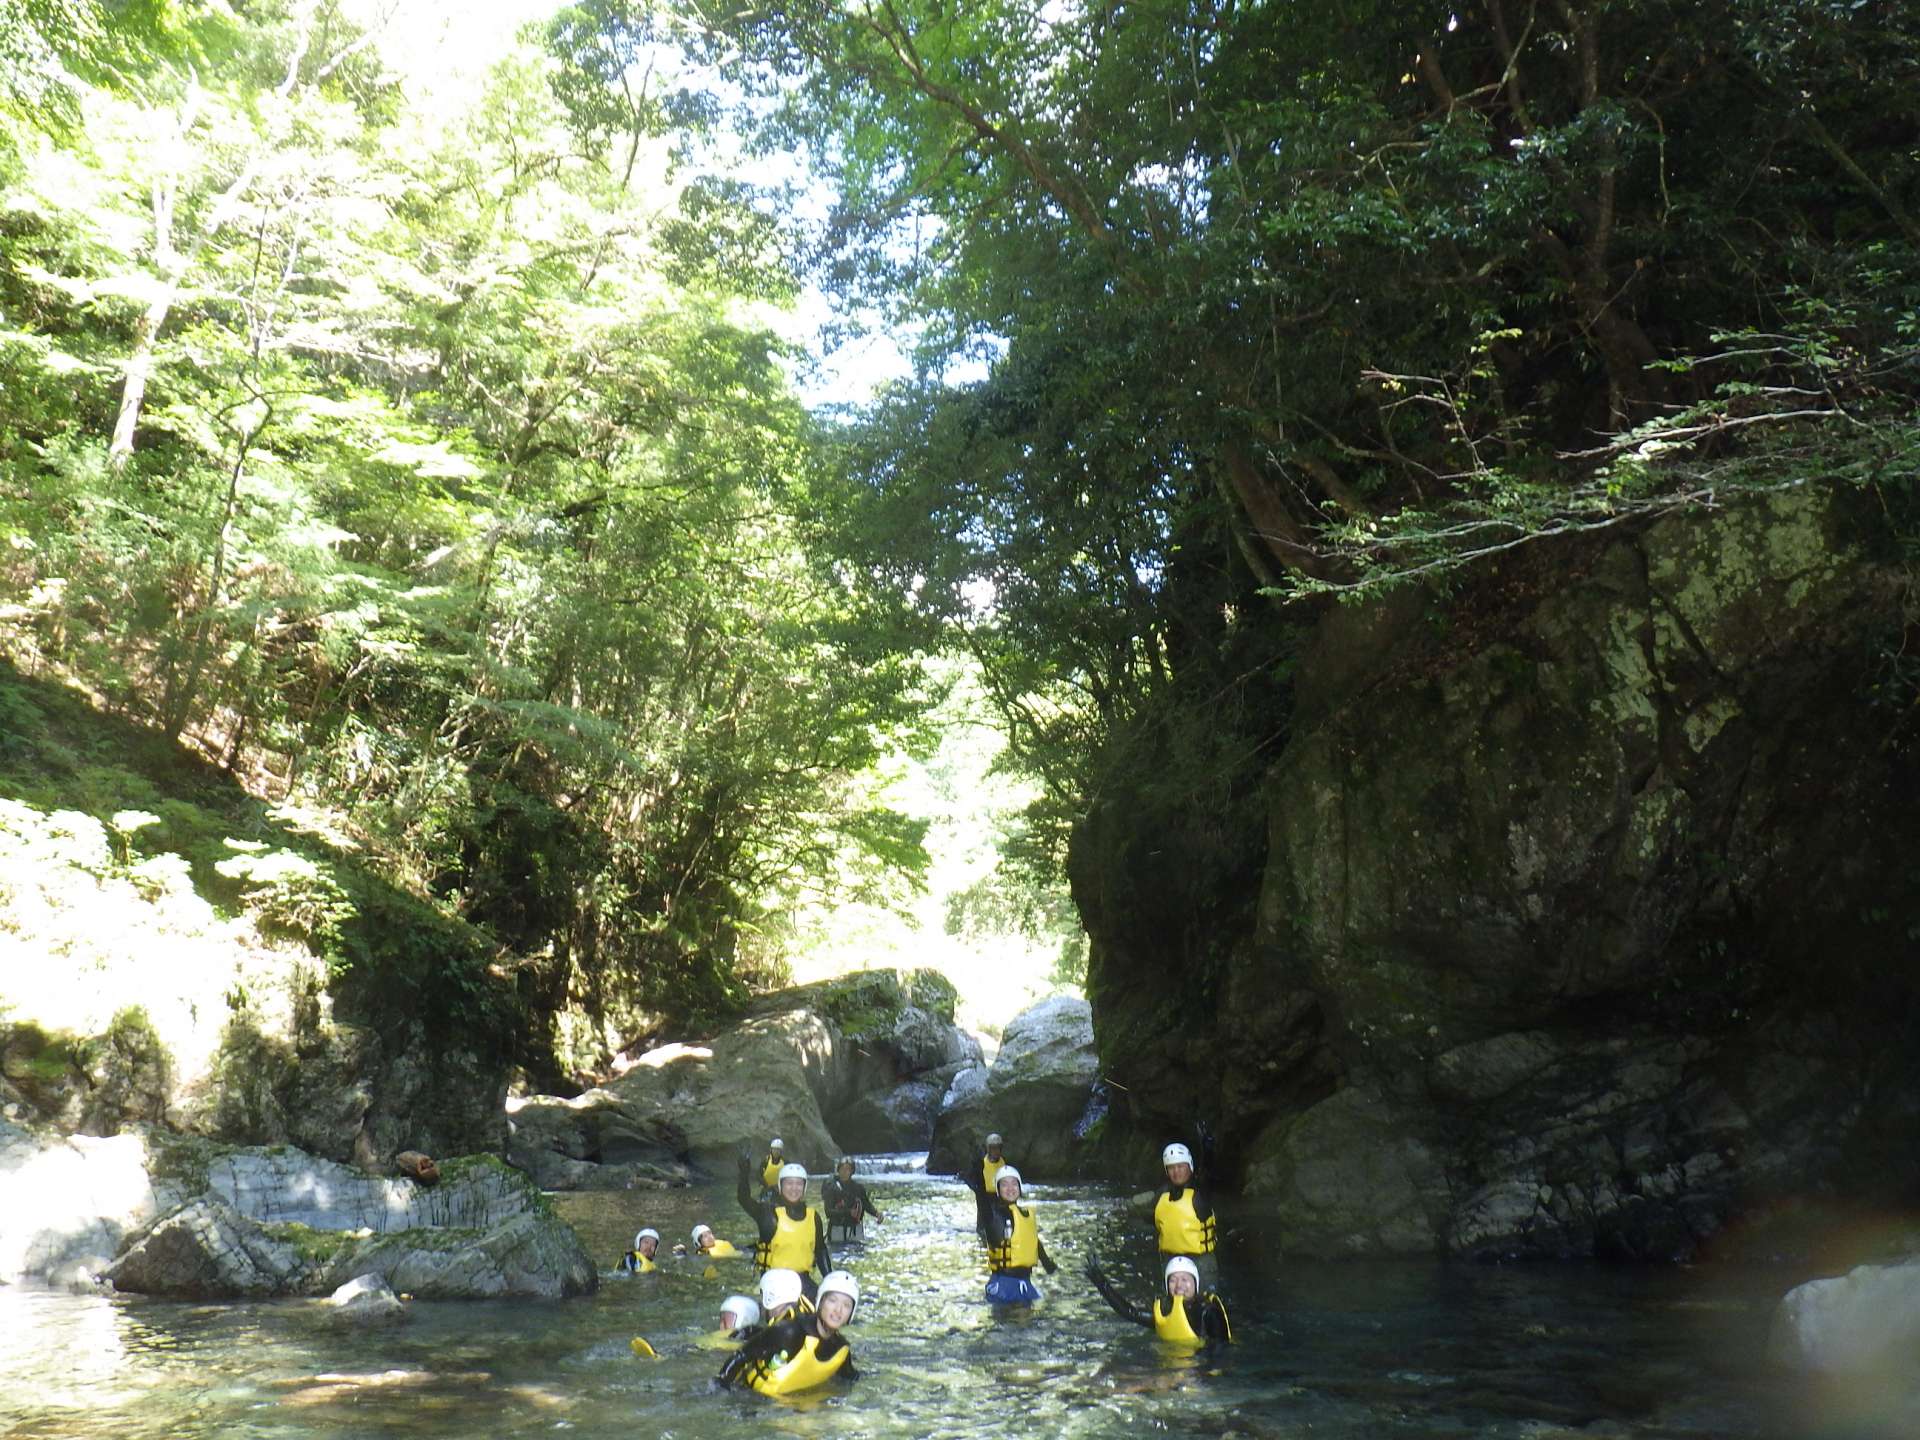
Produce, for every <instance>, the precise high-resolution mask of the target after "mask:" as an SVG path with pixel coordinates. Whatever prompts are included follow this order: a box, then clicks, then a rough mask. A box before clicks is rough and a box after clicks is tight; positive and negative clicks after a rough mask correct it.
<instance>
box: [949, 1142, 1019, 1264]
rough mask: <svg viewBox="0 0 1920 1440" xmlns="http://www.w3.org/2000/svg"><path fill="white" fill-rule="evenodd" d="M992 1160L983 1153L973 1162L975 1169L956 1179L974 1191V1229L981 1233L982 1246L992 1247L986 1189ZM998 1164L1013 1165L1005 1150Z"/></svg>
mask: <svg viewBox="0 0 1920 1440" xmlns="http://www.w3.org/2000/svg"><path fill="white" fill-rule="evenodd" d="M992 1158H993V1157H992V1156H990V1155H988V1154H987V1153H986V1151H984V1150H983V1151H981V1152H980V1158H979V1159H978V1160H975V1161H974V1162H973V1169H971V1170H962V1171H961V1172H960V1173H959V1175H958V1176H956V1177H955V1178H956V1179H958V1180H959V1181H960V1183H961V1184H963V1185H965V1186H966V1187H967V1188H968V1189H969V1190H971V1191H973V1228H974V1229H975V1230H977V1231H979V1232H980V1243H981V1244H982V1245H991V1244H992V1243H993V1242H992V1241H991V1240H989V1239H988V1238H987V1201H986V1194H987V1192H986V1189H985V1186H986V1169H987V1161H988V1160H991V1159H992ZM996 1163H998V1164H1001V1165H1011V1164H1013V1162H1012V1161H1011V1160H1009V1159H1007V1155H1006V1152H1005V1151H1004V1150H1003V1151H1001V1152H1000V1158H999V1160H998V1161H997V1162H996ZM1014 1168H1016V1169H1018V1168H1019V1167H1018V1166H1015V1167H1014Z"/></svg>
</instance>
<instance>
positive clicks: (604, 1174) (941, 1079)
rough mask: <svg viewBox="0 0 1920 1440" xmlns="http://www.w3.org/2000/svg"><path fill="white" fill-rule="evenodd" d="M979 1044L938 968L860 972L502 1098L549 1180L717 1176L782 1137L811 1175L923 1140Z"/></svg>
mask: <svg viewBox="0 0 1920 1440" xmlns="http://www.w3.org/2000/svg"><path fill="white" fill-rule="evenodd" d="M979 1057H980V1046H979V1042H978V1041H977V1040H975V1039H974V1038H973V1037H972V1036H970V1035H967V1034H965V1033H964V1032H962V1031H961V1030H959V1029H957V1028H956V1027H955V1025H954V1023H953V991H952V987H951V986H950V985H948V984H947V983H946V982H945V981H944V980H943V979H942V978H941V977H940V976H938V975H936V974H933V973H932V972H927V971H915V972H912V973H910V974H909V975H907V976H906V977H905V978H902V977H901V976H900V975H898V974H896V973H895V972H894V971H891V970H870V971H859V972H856V973H854V974H851V975H847V976H842V977H840V978H839V979H835V980H828V981H822V982H819V983H817V984H813V985H806V986H800V987H796V988H794V989H790V990H784V991H780V992H777V993H775V994H772V995H767V996H763V997H761V998H760V999H759V1000H757V1001H756V1002H755V1003H754V1006H753V1009H752V1011H751V1012H750V1013H749V1014H748V1015H747V1017H746V1018H745V1019H743V1020H742V1021H741V1022H740V1023H738V1024H736V1025H734V1026H733V1027H732V1028H731V1029H728V1030H726V1031H724V1032H722V1033H721V1034H719V1035H717V1036H715V1037H713V1038H712V1039H711V1040H708V1041H706V1042H704V1043H698V1044H690V1043H686V1042H675V1043H673V1044H669V1045H662V1046H658V1047H656V1048H655V1049H652V1050H649V1051H648V1052H646V1053H645V1054H643V1055H640V1056H639V1057H637V1058H636V1059H634V1060H632V1061H631V1062H630V1063H629V1065H628V1068H627V1069H626V1070H625V1071H624V1072H623V1073H622V1074H620V1075H619V1076H617V1077H616V1078H614V1079H612V1080H609V1081H608V1082H606V1084H605V1085H604V1086H601V1087H599V1088H597V1089H594V1090H590V1091H588V1092H586V1093H585V1094H583V1095H580V1096H578V1097H575V1098H572V1099H562V1098H559V1097H555V1096H534V1097H531V1098H529V1099H526V1100H516V1101H512V1102H510V1103H509V1110H510V1112H511V1121H512V1127H513V1137H512V1149H511V1151H510V1154H511V1157H512V1159H513V1162H514V1163H515V1164H516V1165H519V1166H520V1167H521V1168H523V1169H524V1170H526V1171H527V1172H528V1173H529V1174H531V1175H533V1176H534V1177H535V1178H536V1179H537V1180H538V1181H539V1183H540V1184H541V1185H543V1186H545V1187H547V1188H550V1189H563V1188H564V1189H604V1188H618V1187H624V1186H628V1185H641V1186H650V1185H656V1184H670V1183H676V1182H679V1181H683V1180H684V1178H685V1171H684V1168H682V1167H683V1166H684V1165H685V1164H687V1163H691V1164H693V1165H696V1166H699V1167H700V1168H702V1169H705V1170H707V1171H709V1172H712V1173H715V1174H719V1175H722V1176H727V1175H731V1174H732V1173H733V1164H734V1157H735V1156H736V1155H737V1153H738V1152H739V1151H741V1150H743V1149H745V1150H751V1151H752V1152H753V1153H754V1154H755V1155H756V1156H757V1155H759V1154H760V1153H761V1152H762V1150H763V1148H764V1146H765V1145H766V1142H767V1141H768V1140H770V1139H772V1138H773V1137H775V1136H779V1137H780V1138H781V1139H783V1140H784V1141H785V1142H786V1152H787V1154H788V1156H790V1157H791V1158H792V1159H794V1160H796V1161H798V1162H799V1163H801V1164H803V1165H806V1166H807V1167H808V1168H809V1169H810V1170H812V1171H813V1172H814V1173H816V1174H819V1173H824V1172H825V1171H827V1170H829V1169H830V1168H831V1167H832V1164H833V1162H834V1160H835V1159H836V1158H837V1157H838V1156H839V1155H841V1154H842V1153H844V1152H847V1151H852V1150H909V1149H918V1148H920V1147H921V1146H923V1145H925V1144H926V1143H927V1139H928V1137H929V1135H930V1134H931V1131H932V1109H933V1108H934V1107H936V1106H937V1104H938V1099H939V1095H940V1094H941V1093H943V1092H944V1089H945V1086H946V1083H947V1081H948V1079H949V1078H950V1077H951V1076H952V1075H953V1074H954V1073H955V1071H956V1070H957V1069H958V1068H959V1067H960V1066H962V1065H965V1064H970V1063H976V1062H977V1061H978V1060H979Z"/></svg>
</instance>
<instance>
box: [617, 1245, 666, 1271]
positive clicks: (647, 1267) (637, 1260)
mask: <svg viewBox="0 0 1920 1440" xmlns="http://www.w3.org/2000/svg"><path fill="white" fill-rule="evenodd" d="M625 1263H626V1268H627V1269H629V1270H631V1271H633V1272H634V1273H635V1274H636V1275H651V1274H652V1273H653V1272H654V1271H656V1270H658V1269H659V1268H660V1267H659V1266H658V1265H656V1264H654V1263H653V1261H651V1260H649V1259H648V1258H647V1257H646V1256H644V1255H642V1254H641V1253H640V1252H639V1251H638V1250H629V1251H627V1254H626V1262H625Z"/></svg>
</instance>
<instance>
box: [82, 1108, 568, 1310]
mask: <svg viewBox="0 0 1920 1440" xmlns="http://www.w3.org/2000/svg"><path fill="white" fill-rule="evenodd" d="M168 1158H169V1161H170V1164H171V1165H172V1166H173V1174H172V1175H171V1177H170V1178H169V1179H168V1180H167V1181H166V1182H165V1188H167V1189H168V1190H187V1191H189V1192H191V1193H190V1196H189V1198H187V1199H185V1200H183V1201H182V1202H181V1203H179V1204H178V1205H176V1206H174V1207H173V1208H171V1209H169V1210H168V1211H166V1212H165V1213H164V1214H162V1215H160V1216H159V1217H158V1218H157V1219H156V1220H154V1221H153V1222H152V1223H151V1224H150V1225H148V1226H147V1227H146V1228H145V1229H144V1230H143V1231H142V1232H140V1233H139V1234H137V1235H135V1236H134V1237H133V1239H132V1241H131V1242H130V1243H129V1244H128V1245H127V1247H126V1249H125V1250H124V1251H123V1252H122V1254H121V1255H120V1257H119V1258H118V1259H117V1260H115V1261H114V1263H113V1265H112V1266H111V1267H110V1268H109V1269H108V1270H107V1278H108V1279H109V1280H111V1281H112V1282H113V1284H114V1286H115V1288H116V1289H119V1290H123V1291H132V1292H135V1293H140V1294H150V1295H171V1296H179V1297H183V1298H191V1299H222V1298H234V1297H240V1296H252V1297H261V1296H281V1295H324V1294H327V1293H329V1292H331V1291H333V1290H335V1289H337V1288H338V1287H339V1286H341V1285H343V1284H345V1283H346V1282H348V1281H350V1280H353V1279H357V1278H359V1277H361V1276H367V1275H380V1276H383V1277H384V1278H385V1280H386V1282H387V1283H388V1284H389V1285H391V1286H394V1287H397V1288H399V1289H402V1290H405V1291H407V1292H409V1293H410V1294H413V1295H416V1296H419V1297H421V1298H423V1299H470V1298H485V1297H494V1296H504V1295H519V1296H544V1297H560V1296H569V1295H585V1294H591V1293H592V1292H593V1290H594V1289H595V1287H596V1286H597V1284H598V1273H597V1271H596V1269H595V1267H594V1265H593V1262H592V1260H591V1258H590V1257H589V1256H588V1255H587V1253H586V1251H585V1249H584V1248H583V1247H582V1246H581V1244H580V1241H579V1238H578V1237H577V1236H575V1235H574V1233H573V1231H572V1230H571V1229H569V1228H568V1227H567V1226H566V1225H565V1224H564V1223H562V1222H561V1221H560V1220H559V1219H557V1218H556V1217H555V1216H554V1215H553V1213H552V1212H551V1210H549V1209H548V1208H547V1205H546V1202H545V1201H544V1199H543V1198H542V1197H541V1195H540V1193H539V1191H538V1190H537V1189H536V1188H535V1187H534V1186H533V1185H532V1183H531V1182H530V1181H528V1179H527V1178H526V1177H525V1176H523V1175H521V1174H519V1173H517V1172H516V1171H514V1170H512V1169H510V1168H508V1167H507V1166H506V1165H504V1164H502V1163H501V1162H500V1161H498V1160H495V1159H493V1158H492V1157H490V1156H475V1157H468V1158H464V1159H459V1160H450V1161H448V1162H447V1163H446V1164H445V1165H443V1166H441V1167H440V1168H441V1177H442V1178H441V1182H440V1183H439V1184H438V1185H436V1186H434V1187H432V1188H425V1187H422V1186H420V1185H417V1184H415V1183H414V1182H413V1181H411V1180H407V1179H396V1178H388V1177H383V1176H371V1175H366V1174H363V1173H361V1172H360V1171H357V1170H351V1169H348V1168H347V1167H345V1166H342V1165H335V1164H332V1163H331V1162H329V1161H325V1160H318V1159H315V1158H314V1157H312V1156H309V1155H304V1154H301V1153H300V1152H298V1151H294V1150H286V1149H274V1150H229V1149H224V1148H221V1147H198V1148H195V1147H191V1146H181V1145H178V1144H176V1145H175V1146H174V1147H173V1148H172V1150H171V1152H170V1154H169V1157H168Z"/></svg>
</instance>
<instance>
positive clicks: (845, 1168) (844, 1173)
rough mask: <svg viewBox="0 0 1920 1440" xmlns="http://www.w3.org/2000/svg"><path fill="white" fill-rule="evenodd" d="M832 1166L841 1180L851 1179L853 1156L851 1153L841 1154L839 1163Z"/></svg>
mask: <svg viewBox="0 0 1920 1440" xmlns="http://www.w3.org/2000/svg"><path fill="white" fill-rule="evenodd" d="M833 1168H834V1171H835V1173H836V1174H838V1175H839V1177H840V1178H841V1179H842V1180H851V1179H852V1178H853V1157H852V1156H851V1155H842V1156H841V1157H840V1163H839V1164H837V1165H835V1166H834V1167H833Z"/></svg>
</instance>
